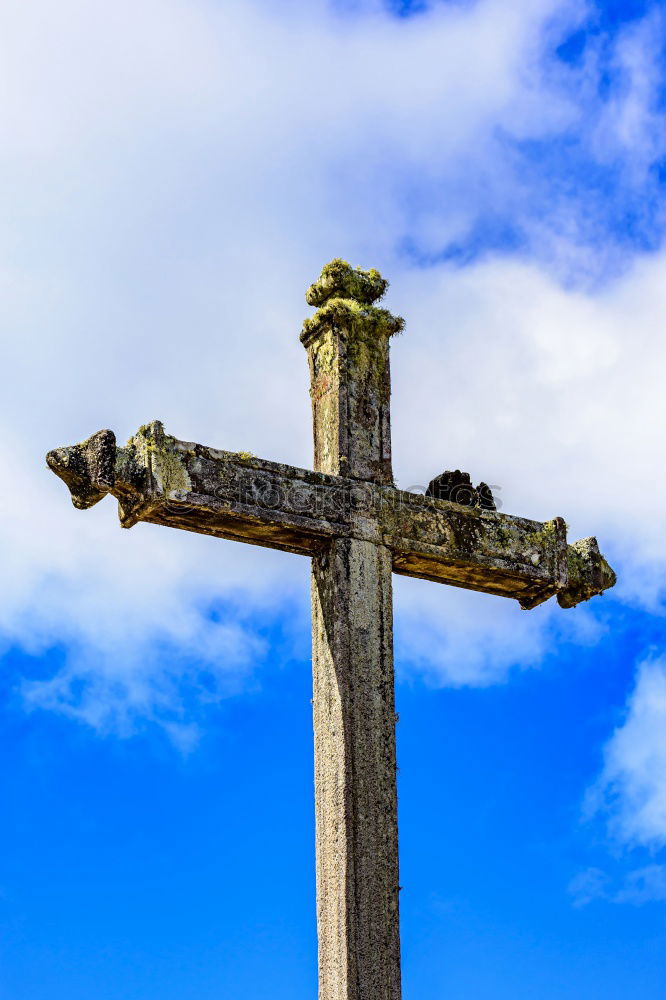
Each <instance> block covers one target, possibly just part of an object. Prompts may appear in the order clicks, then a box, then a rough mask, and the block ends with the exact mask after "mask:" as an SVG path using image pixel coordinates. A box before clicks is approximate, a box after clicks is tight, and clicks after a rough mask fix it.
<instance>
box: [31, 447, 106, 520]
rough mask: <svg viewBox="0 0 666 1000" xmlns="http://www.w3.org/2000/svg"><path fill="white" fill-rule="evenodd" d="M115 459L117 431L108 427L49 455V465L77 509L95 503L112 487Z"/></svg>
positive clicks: (82, 508) (56, 449)
mask: <svg viewBox="0 0 666 1000" xmlns="http://www.w3.org/2000/svg"><path fill="white" fill-rule="evenodd" d="M115 461H116V435H115V434H114V433H113V431H108V430H106V431H98V432H97V434H93V435H92V437H89V438H88V440H87V441H82V442H81V444H75V445H72V446H71V447H69V448H55V449H54V450H53V451H50V452H49V453H48V455H47V456H46V462H47V465H48V467H49V468H50V469H51V470H52V471H53V472H55V474H56V476H59V477H60V478H61V479H62V481H63V482H64V483H65V484H66V485H67V486H68V487H69V492H70V493H71V495H72V503H73V504H74V506H75V507H76V508H77V509H78V510H87V509H88V507H94V506H95V504H96V503H99V501H100V500H101V499H102V498H103V497H105V496H106V494H107V493H109V492H110V491H111V490H112V489H113V484H114V469H115Z"/></svg>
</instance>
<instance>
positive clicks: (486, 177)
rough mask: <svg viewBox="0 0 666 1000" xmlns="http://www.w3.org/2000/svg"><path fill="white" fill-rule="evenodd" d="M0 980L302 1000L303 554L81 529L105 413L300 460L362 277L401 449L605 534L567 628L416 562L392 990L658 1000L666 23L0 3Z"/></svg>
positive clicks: (30, 992)
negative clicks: (77, 451) (446, 581)
mask: <svg viewBox="0 0 666 1000" xmlns="http://www.w3.org/2000/svg"><path fill="white" fill-rule="evenodd" d="M2 20H3V30H2V32H0V37H1V38H2V41H0V46H2V49H3V52H2V59H0V65H1V66H2V70H1V71H0V75H1V76H2V81H3V92H4V93H5V99H4V100H3V106H2V108H0V132H1V133H2V136H3V141H2V143H0V149H1V153H0V178H1V179H2V182H3V183H2V190H3V192H4V199H5V211H4V212H3V213H2V218H3V223H2V237H1V240H0V280H2V285H3V301H4V305H5V308H4V310H3V318H2V320H1V322H2V326H3V331H2V332H3V345H4V347H5V366H4V372H5V378H4V380H3V393H2V399H1V400H0V440H1V441H2V448H1V449H0V462H2V464H3V477H4V480H3V482H4V489H3V490H2V494H1V496H0V510H1V511H2V515H3V516H2V517H1V518H0V547H1V550H2V552H3V567H4V573H3V580H2V583H1V584H0V586H1V587H2V600H1V601H0V653H2V655H3V667H4V670H3V674H2V677H3V686H2V691H1V700H0V704H1V706H2V708H1V711H2V725H1V726H0V741H1V743H2V748H3V752H4V759H5V762H6V763H5V767H4V768H3V769H2V774H1V776H0V784H1V785H2V792H1V794H0V801H1V802H2V804H3V823H2V825H1V827H0V858H2V861H1V862H0V923H1V925H2V934H1V935H0V949H1V958H0V1000H24V998H26V1000H27V998H30V1000H33V998H39V1000H61V998H62V1000H65V998H67V1000H77V998H79V997H81V998H83V997H86V998H88V997H89V996H91V995H94V996H95V997H96V998H98V1000H116V998H121V997H122V998H123V1000H125V998H128V997H137V998H139V997H141V998H142V1000H151V998H153V997H154V998H157V997H159V998H160V1000H169V998H170V997H173V998H176V997H182V996H183V995H186V996H189V995H192V996H197V998H198V1000H207V998H209V997H210V998H213V997H215V998H218V997H221V996H238V995H240V994H241V993H242V994H243V995H245V996H247V997H248V998H251V1000H261V998H264V997H265V998H268V997H270V998H271V1000H281V998H284V1000H300V998H304V997H311V996H314V995H315V988H316V987H315V984H316V946H315V927H314V867H313V864H314V844H313V809H312V732H311V715H310V711H311V706H310V697H311V681H310V663H309V608H308V567H307V565H306V561H305V560H301V559H299V558H297V557H294V556H287V555H285V554H282V553H272V552H263V551H262V550H259V549H252V548H250V547H248V546H240V545H232V544H231V543H223V542H218V541H215V540H212V539H206V538H197V537H195V536H191V537H187V536H184V535H183V537H180V536H181V533H177V532H171V533H170V532H168V531H164V530H161V529H157V528H154V527H151V526H148V525H139V526H137V527H136V528H134V529H133V530H132V531H130V532H124V531H121V530H120V528H119V527H118V525H117V521H116V517H115V512H114V510H113V504H112V503H111V502H110V501H106V502H104V503H102V504H100V505H99V506H98V507H95V508H94V509H92V510H91V511H89V512H86V513H85V514H82V513H80V512H76V511H74V510H73V508H71V506H70V505H69V502H68V498H67V496H66V493H65V492H64V490H63V488H62V484H60V483H59V482H57V481H56V480H55V478H54V477H52V476H50V475H49V474H48V473H47V472H46V470H45V469H44V467H43V455H44V454H45V452H46V451H47V450H49V449H50V448H52V447H54V446H56V445H60V444H65V443H71V442H73V441H75V440H79V439H81V438H83V437H86V436H87V435H88V434H90V433H92V432H93V431H95V430H97V429H98V428H100V427H106V426H108V427H112V428H114V430H115V431H116V432H117V434H118V435H119V437H120V438H121V439H122V438H123V437H127V436H129V435H130V434H131V433H133V432H134V431H135V430H136V428H137V427H138V426H139V425H140V424H142V423H145V422H146V421H147V420H150V419H154V418H156V417H158V418H160V419H162V420H163V421H164V422H165V424H166V426H167V429H168V430H169V431H170V432H172V433H174V434H176V435H177V436H179V437H182V438H186V439H195V440H200V441H202V442H205V443H209V444H211V445H217V446H220V447H225V448H229V449H232V450H235V449H238V450H249V451H252V452H254V453H256V454H259V455H262V456H264V457H267V458H274V459H276V460H285V461H289V462H292V463H294V464H297V465H308V464H310V462H311V441H310V421H309V412H308V409H309V400H308V394H307V370H306V364H305V357H304V353H303V350H302V347H301V345H300V343H299V342H298V332H299V329H300V324H301V322H302V319H303V318H304V316H305V315H307V312H308V309H307V306H306V305H305V303H304V300H303V293H304V291H305V288H306V287H307V285H308V284H309V283H310V281H311V280H313V278H314V277H316V275H317V273H318V271H319V269H320V267H321V265H322V264H323V263H324V262H325V261H326V260H328V259H330V258H331V257H333V256H336V255H341V256H344V257H346V258H348V259H350V260H351V261H352V262H353V263H355V264H360V265H362V266H378V267H379V268H380V269H381V270H382V272H383V273H385V274H386V276H387V277H388V278H389V279H390V280H391V290H390V292H389V296H388V299H387V304H388V305H389V306H390V308H392V309H393V310H394V311H396V312H399V313H400V314H402V315H404V316H405V318H406V320H407V328H406V332H405V335H404V337H401V338H397V339H396V341H395V344H394V347H393V380H394V396H393V423H394V452H395V461H394V469H395V474H396V478H397V481H398V482H399V484H400V485H401V486H403V487H410V486H411V487H414V488H416V487H418V486H419V485H420V484H423V483H427V482H428V480H429V479H430V478H432V476H433V475H435V474H437V473H438V472H440V471H442V469H444V468H458V467H462V468H466V469H469V471H470V473H471V474H472V475H473V476H475V477H476V478H477V479H484V480H486V481H488V482H492V483H495V484H498V485H499V487H500V489H499V491H498V492H499V495H500V496H501V500H502V505H503V510H505V511H507V512H510V513H521V514H524V515H527V516H533V517H536V518H540V519H545V518H548V517H552V516H555V515H558V514H560V515H563V516H565V517H566V519H567V521H568V523H569V525H570V536H571V537H572V538H574V537H583V536H585V535H588V534H597V535H598V537H599V540H600V543H601V546H602V548H603V550H604V551H605V552H606V554H607V555H608V556H609V558H610V560H611V562H612V563H613V565H614V567H615V568H616V569H617V571H618V574H619V578H620V579H619V583H618V586H617V587H616V588H615V590H614V591H613V592H611V593H610V594H609V595H607V596H605V597H604V598H603V599H597V600H594V601H592V602H590V603H589V604H588V605H585V606H583V607H580V608H577V609H575V610H574V611H568V612H563V611H561V610H560V609H559V608H558V607H557V606H554V607H552V608H551V607H550V604H548V605H544V606H542V607H540V608H538V609H536V610H534V611H532V612H529V613H526V612H521V611H520V610H519V609H518V608H517V606H516V607H514V606H513V605H512V604H510V603H509V602H503V601H501V600H499V599H495V598H490V597H486V596H483V595H476V594H466V593H464V592H458V591H455V590H452V589H447V588H442V587H436V586H435V585H432V584H424V583H421V582H419V581H408V580H396V586H395V608H396V669H397V694H396V697H397V703H398V706H397V707H398V710H399V712H400V724H399V727H398V741H399V742H398V752H399V764H400V775H399V781H400V786H399V791H400V828H401V867H402V874H401V882H402V884H403V886H404V889H403V893H402V915H403V921H402V943H403V956H404V992H405V997H406V998H407V1000H409V998H410V997H412V998H417V997H418V998H419V1000H431V998H432V1000H439V998H441V997H443V996H446V997H450V998H452V1000H468V998H469V1000H502V998H504V997H506V998H511V1000H515V998H520V997H525V998H530V1000H531V998H539V1000H555V998H564V997H566V998H567V1000H572V998H573V1000H576V998H581V1000H583V998H584V1000H594V998H597V997H598V998H603V1000H615V998H618V1000H620V998H625V997H629V996H631V997H635V996H640V997H641V998H645V1000H652V998H655V1000H656V998H658V997H659V998H661V997H663V995H664V990H665V989H666V960H665V959H664V955H665V954H666V949H665V947H664V946H665V945H666V737H665V736H664V734H665V733H666V658H665V657H664V593H665V584H666V573H665V572H664V568H665V566H666V544H665V541H664V540H665V539H666V530H665V529H666V524H665V523H664V520H665V518H664V503H663V501H664V496H665V494H666V473H665V472H664V468H663V462H662V460H661V456H662V454H663V427H664V424H665V417H666V411H665V409H664V393H663V374H662V373H663V371H664V366H665V365H666V346H665V344H664V337H663V333H662V330H663V319H662V317H663V316H664V315H665V314H666V292H665V291H664V289H666V253H665V252H664V249H663V233H664V227H665V225H666V217H665V215H664V209H663V204H664V201H663V197H664V187H665V185H666V138H665V137H666V129H665V128H664V126H665V124H666V122H665V118H666V106H665V105H666V100H665V97H666V88H665V83H666V77H665V73H664V39H665V37H666V36H665V33H664V21H663V9H662V8H661V6H660V5H658V4H654V3H646V2H635V3H621V2H613V3H606V4H604V3H589V4H586V3H581V2H571V0H570V2H567V0H530V2H529V3H528V2H527V0H515V2H514V3H512V4H510V5H508V4H506V3H500V2H498V0H478V2H476V3H463V2H459V3H414V4H410V3H395V4H393V3H391V4H389V3H386V4H383V3H380V2H378V0H377V2H373V0H357V2H344V3H342V2H336V3H329V2H327V0H313V2H310V3H307V4H306V3H305V2H304V0H290V2H288V3H279V4H278V3H271V2H269V0H244V2H243V3H240V2H235V0H229V2H226V3H224V4H222V3H213V2H205V0H195V2H190V3H188V4H184V3H181V2H178V0H146V2H145V3H143V4H141V5H140V6H138V7H137V6H136V5H135V4H130V3H129V2H128V0H118V3H116V4H114V5H113V8H112V9H111V8H109V9H106V10H102V9H101V8H99V7H98V6H97V5H90V4H86V3H85V2H81V0H63V2H61V3H60V4H58V6H57V8H56V7H54V6H53V5H52V4H50V3H48V2H47V0H29V2H27V3H25V4H22V5H20V7H18V6H17V7H15V8H14V9H12V10H9V9H8V10H7V11H5V12H4V13H3V14H2Z"/></svg>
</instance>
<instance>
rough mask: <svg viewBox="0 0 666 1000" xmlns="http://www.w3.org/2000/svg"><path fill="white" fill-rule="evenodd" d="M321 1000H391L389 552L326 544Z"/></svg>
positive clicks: (318, 611) (396, 954) (319, 701)
mask: <svg viewBox="0 0 666 1000" xmlns="http://www.w3.org/2000/svg"><path fill="white" fill-rule="evenodd" d="M312 667H313V719H314V740H315V812H316V857H317V929H318V937H319V997H320V1000H398V998H399V997H400V936H399V920H398V892H399V885H398V828H397V802H396V756H395V707H394V694H393V687H394V685H393V634H392V611H391V555H390V552H389V551H388V549H387V548H386V547H385V546H383V545H376V544H375V543H373V542H367V541H357V540H356V539H350V538H340V539H335V540H334V541H333V542H332V543H331V545H330V546H329V547H328V548H327V549H326V551H325V552H323V553H322V554H321V555H319V556H317V557H316V558H315V559H313V571H312Z"/></svg>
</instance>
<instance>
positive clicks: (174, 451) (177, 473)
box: [128, 420, 192, 493]
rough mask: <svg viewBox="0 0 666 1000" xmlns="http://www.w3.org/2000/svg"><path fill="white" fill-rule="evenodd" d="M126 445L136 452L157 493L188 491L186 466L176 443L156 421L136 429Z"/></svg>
mask: <svg viewBox="0 0 666 1000" xmlns="http://www.w3.org/2000/svg"><path fill="white" fill-rule="evenodd" d="M128 444H129V445H130V446H131V447H133V448H134V449H135V450H136V453H137V456H138V458H139V460H140V461H142V462H143V464H145V465H146V466H148V467H149V468H150V471H151V473H152V476H153V478H154V480H155V483H156V485H157V487H158V489H159V490H161V491H162V492H163V493H171V492H173V491H174V490H184V491H186V492H187V491H189V490H191V488H192V484H191V482H190V477H189V475H188V472H187V467H186V463H185V461H184V460H183V455H182V454H181V452H180V451H179V450H178V448H177V447H175V445H176V439H175V438H173V437H171V436H170V435H169V434H166V433H165V431H164V425H163V424H162V423H161V422H160V421H159V420H153V421H152V422H151V423H149V424H144V425H143V427H140V428H139V430H138V431H137V433H136V434H135V435H134V437H133V438H131V439H130V441H129V442H128Z"/></svg>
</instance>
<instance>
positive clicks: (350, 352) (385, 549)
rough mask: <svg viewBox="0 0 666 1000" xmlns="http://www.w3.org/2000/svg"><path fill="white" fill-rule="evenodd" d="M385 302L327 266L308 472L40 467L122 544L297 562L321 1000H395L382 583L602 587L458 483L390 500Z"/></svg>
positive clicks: (388, 622)
mask: <svg viewBox="0 0 666 1000" xmlns="http://www.w3.org/2000/svg"><path fill="white" fill-rule="evenodd" d="M386 286H387V283H386V282H385V281H384V280H383V279H382V278H381V276H380V275H379V274H378V272H377V271H374V270H373V271H361V270H355V269H352V268H350V267H349V265H347V264H346V263H345V262H343V261H339V260H336V261H332V262H331V263H330V264H328V265H327V266H326V267H325V268H324V269H323V271H322V273H321V276H320V278H319V281H317V282H316V283H315V284H314V285H312V286H311V287H310V289H309V290H308V293H307V301H308V303H309V304H310V305H312V306H316V307H318V308H317V312H316V313H315V314H314V316H313V317H312V318H311V319H307V320H306V321H305V324H304V328H303V333H302V334H301V340H302V341H303V344H304V345H305V347H306V349H307V352H308V359H309V364H310V377H311V396H312V411H313V418H314V444H315V461H314V464H315V470H316V471H314V472H310V471H307V470H305V469H296V468H292V467H291V466H287V465H279V464H276V463H275V462H267V461H264V460H262V459H259V458H255V457H254V456H251V455H247V454H244V453H242V452H241V453H237V452H228V451H217V450H216V449H214V448H206V447H204V446H203V445H199V444H192V443H190V442H188V441H178V440H176V439H175V438H173V437H170V436H169V435H167V434H165V432H164V429H163V427H162V424H160V423H159V422H155V423H152V424H148V425H146V426H145V427H142V428H141V429H140V430H139V431H138V433H137V434H136V435H135V436H134V437H133V438H131V439H130V441H129V442H128V444H127V445H126V446H125V447H124V448H119V447H117V446H116V439H115V436H114V434H113V433H112V432H111V431H108V430H106V431H99V433H97V434H94V435H93V436H92V437H91V438H89V439H88V440H87V441H84V442H83V443H82V444H78V445H74V446H73V447H71V448H59V449H56V450H55V451H52V452H50V454H49V455H48V457H47V461H48V464H49V466H50V467H51V469H53V471H54V472H55V473H56V474H57V475H58V476H60V478H61V479H63V480H64V481H65V483H66V484H67V485H68V486H69V489H70V491H71V494H72V500H73V502H74V506H75V507H79V508H87V507H92V506H93V504H96V503H97V502H98V501H99V500H101V499H102V497H103V496H105V495H106V494H107V493H112V494H113V496H115V497H116V498H117V499H118V502H119V511H120V522H121V524H122V525H123V527H125V528H130V527H132V525H134V524H136V523H137V521H149V522H151V523H153V524H163V525H166V526H168V527H172V528H184V529H186V530H187V531H197V532H202V533H203V534H208V535H215V536H216V537H218V538H227V539H234V540H237V541H243V542H250V543H251V544H254V545H265V546H269V547H271V548H276V549H284V550H285V551H287V552H297V553H300V554H302V555H305V556H310V557H311V559H312V667H313V675H314V699H313V704H314V741H315V803H316V855H317V926H318V933H319V997H320V1000H398V998H399V997H400V940H399V920H398V892H399V885H398V825H397V795H396V755H395V712H394V692H393V633H392V601H391V582H392V581H391V574H392V573H393V572H395V573H402V574H404V575H406V576H415V577H421V578H423V579H426V580H433V581H436V582H440V583H448V584H452V585H453V586H456V587H466V588H468V589H471V590H479V591H483V592H485V593H489V594H498V595H501V596H504V597H513V598H516V599H517V600H518V601H519V602H520V605H521V606H522V607H523V608H533V607H535V606H536V605H537V604H540V603H541V602H542V601H545V600H547V599H548V598H549V597H551V596H553V595H555V596H557V599H558V601H559V603H560V604H561V605H562V607H565V608H569V607H573V606H574V605H576V604H577V603H579V602H580V601H584V600H587V599H588V598H589V597H591V596H593V595H594V594H600V593H601V592H602V591H603V590H605V589H607V588H608V587H612V586H613V584H614V583H615V574H614V573H613V571H612V570H611V569H610V567H609V566H608V564H607V563H606V561H605V560H604V558H603V557H602V556H601V554H600V553H599V549H598V547H597V543H596V540H595V539H593V538H588V539H585V540H583V541H580V542H575V543H574V544H573V545H567V539H566V525H565V523H564V521H563V520H562V519H561V518H559V517H558V518H555V519H554V520H552V521H547V522H545V523H540V522H538V521H530V520H527V519H525V518H522V517H511V516H508V515H506V514H500V513H498V512H497V511H495V509H494V504H493V502H492V496H491V495H490V492H489V490H488V488H487V487H484V486H483V484H481V486H480V487H479V488H478V489H476V490H475V489H473V488H472V487H471V484H470V485H465V484H469V479H468V477H465V476H464V475H462V476H461V475H460V474H447V475H445V476H444V477H439V478H438V479H436V480H434V482H433V483H432V484H431V488H430V489H429V491H428V493H429V494H430V495H426V496H425V497H424V496H421V495H420V494H415V493H407V492H404V491H401V490H398V489H396V488H395V486H394V485H393V473H392V470H391V435H390V416H389V404H390V393H391V386H390V376H389V337H390V336H391V335H392V334H394V333H397V332H398V331H399V330H401V329H402V326H403V321H402V320H401V319H400V318H399V317H395V316H392V315H391V313H389V312H387V311H386V310H385V309H379V308H377V307H376V306H375V305H374V303H375V302H376V301H377V300H378V299H379V298H381V296H382V295H383V293H384V291H385V289H386ZM461 484H462V487H463V488H462V490H461V489H458V490H457V491H456V489H455V487H456V485H457V486H458V487H460V485H461ZM452 486H453V487H454V488H453V489H452V488H451V487H452ZM442 496H444V497H448V499H439V498H438V497H442ZM455 501H459V502H455ZM463 504H466V505H463Z"/></svg>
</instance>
